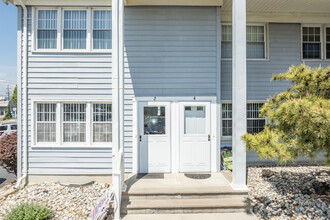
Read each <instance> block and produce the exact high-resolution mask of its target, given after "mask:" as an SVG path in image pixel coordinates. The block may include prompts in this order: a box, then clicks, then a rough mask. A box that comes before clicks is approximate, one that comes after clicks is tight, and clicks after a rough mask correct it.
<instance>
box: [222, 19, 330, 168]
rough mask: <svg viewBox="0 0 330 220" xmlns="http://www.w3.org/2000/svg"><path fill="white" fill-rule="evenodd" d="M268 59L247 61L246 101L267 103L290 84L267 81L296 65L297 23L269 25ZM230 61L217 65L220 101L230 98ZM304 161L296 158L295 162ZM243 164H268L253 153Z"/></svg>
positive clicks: (298, 56) (314, 64)
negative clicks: (218, 67) (219, 76)
mask: <svg viewBox="0 0 330 220" xmlns="http://www.w3.org/2000/svg"><path fill="white" fill-rule="evenodd" d="M268 27H269V28H268V29H269V34H268V35H269V37H268V38H269V60H262V61H248V62H247V75H248V77H247V100H251V101H252V100H261V101H264V100H267V99H268V98H269V97H271V96H273V95H274V94H275V93H280V92H282V91H285V90H286V89H287V88H288V87H289V86H290V84H289V83H288V82H285V81H281V82H277V81H272V82H270V79H271V77H272V75H273V74H275V73H283V72H286V71H287V70H288V68H289V67H290V66H292V65H300V64H301V63H302V62H301V41H300V39H301V38H300V37H301V36H300V28H301V25H300V24H278V23H270V24H269V26H268ZM231 65H232V63H231V61H227V60H226V61H225V60H222V62H221V67H222V68H221V99H222V100H231V99H232V77H231V75H232V73H231V71H232V68H231ZM306 65H309V66H312V67H317V66H319V65H322V66H323V67H326V66H328V65H330V62H329V61H327V62H325V61H313V62H306ZM221 146H232V143H231V141H230V140H222V141H221ZM323 159H324V153H321V154H320V156H319V157H318V159H317V160H318V161H322V160H323ZM306 161H308V160H307V159H306V158H300V159H299V162H306ZM247 162H248V163H255V162H271V160H262V159H260V158H258V156H257V155H256V153H255V152H249V153H247Z"/></svg>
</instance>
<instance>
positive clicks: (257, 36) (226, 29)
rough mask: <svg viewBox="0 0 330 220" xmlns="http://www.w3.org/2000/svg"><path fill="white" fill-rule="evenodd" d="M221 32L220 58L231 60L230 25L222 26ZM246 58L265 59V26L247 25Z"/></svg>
mask: <svg viewBox="0 0 330 220" xmlns="http://www.w3.org/2000/svg"><path fill="white" fill-rule="evenodd" d="M221 32H222V33H221V57H222V58H232V25H230V24H224V25H222V28H221ZM246 57H247V58H248V59H265V58H266V25H264V24H255V25H252V24H248V25H247V27H246Z"/></svg>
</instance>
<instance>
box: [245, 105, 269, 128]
mask: <svg viewBox="0 0 330 220" xmlns="http://www.w3.org/2000/svg"><path fill="white" fill-rule="evenodd" d="M262 105H263V103H248V104H247V112H246V113H247V116H246V117H247V132H248V133H250V134H254V133H259V132H261V131H263V130H264V127H265V124H266V120H265V119H264V118H261V117H260V109H261V107H262Z"/></svg>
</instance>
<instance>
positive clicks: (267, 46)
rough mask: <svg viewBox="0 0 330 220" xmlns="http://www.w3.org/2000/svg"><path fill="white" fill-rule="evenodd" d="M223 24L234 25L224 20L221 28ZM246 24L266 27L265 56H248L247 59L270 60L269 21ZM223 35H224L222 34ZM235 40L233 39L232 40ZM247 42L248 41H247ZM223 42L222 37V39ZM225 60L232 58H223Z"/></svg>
mask: <svg viewBox="0 0 330 220" xmlns="http://www.w3.org/2000/svg"><path fill="white" fill-rule="evenodd" d="M223 25H230V26H232V23H228V22H224V23H222V24H221V28H222V26H223ZM246 26H263V27H264V48H265V51H264V53H265V54H264V58H246V60H247V61H269V34H268V33H269V30H268V26H269V25H268V23H247V24H246ZM221 37H222V35H221ZM232 42H233V41H232ZM246 43H247V42H246ZM221 44H222V39H221ZM221 60H223V61H226V60H228V61H230V60H232V58H222V57H221Z"/></svg>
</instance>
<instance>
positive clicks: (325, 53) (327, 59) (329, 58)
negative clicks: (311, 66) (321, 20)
mask: <svg viewBox="0 0 330 220" xmlns="http://www.w3.org/2000/svg"><path fill="white" fill-rule="evenodd" d="M327 28H330V24H328V25H324V42H325V43H324V59H325V60H326V61H329V60H330V56H329V57H327V44H328V43H329V44H330V41H327ZM329 34H330V33H329Z"/></svg>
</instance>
